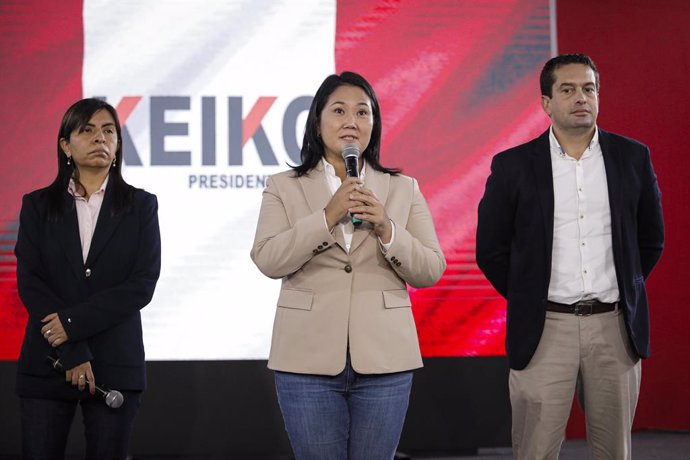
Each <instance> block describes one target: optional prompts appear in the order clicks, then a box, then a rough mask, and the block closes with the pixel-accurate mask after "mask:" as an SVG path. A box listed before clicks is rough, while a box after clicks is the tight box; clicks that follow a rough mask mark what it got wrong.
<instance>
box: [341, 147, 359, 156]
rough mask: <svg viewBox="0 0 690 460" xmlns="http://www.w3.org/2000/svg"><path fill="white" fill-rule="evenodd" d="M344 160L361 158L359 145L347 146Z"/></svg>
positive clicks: (343, 152)
mask: <svg viewBox="0 0 690 460" xmlns="http://www.w3.org/2000/svg"><path fill="white" fill-rule="evenodd" d="M342 155H343V158H348V157H355V158H359V147H357V144H347V145H346V146H345V148H344V149H343V151H342Z"/></svg>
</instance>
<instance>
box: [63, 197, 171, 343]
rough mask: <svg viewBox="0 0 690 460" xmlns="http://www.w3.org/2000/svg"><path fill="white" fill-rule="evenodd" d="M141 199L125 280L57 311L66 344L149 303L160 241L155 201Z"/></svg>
mask: <svg viewBox="0 0 690 460" xmlns="http://www.w3.org/2000/svg"><path fill="white" fill-rule="evenodd" d="M144 197H145V198H144V199H142V200H141V204H140V209H139V210H138V212H139V216H140V217H139V218H140V222H141V226H140V229H139V234H138V235H132V236H131V237H132V241H131V243H132V245H136V247H137V255H136V262H135V264H134V268H133V269H132V271H131V274H130V275H129V277H128V278H127V279H126V281H124V282H123V283H120V284H119V285H116V286H113V287H110V288H107V289H103V290H101V291H99V292H97V293H95V294H92V295H91V296H89V297H88V298H87V299H86V300H85V301H83V302H81V303H79V304H78V305H75V306H72V307H67V308H65V309H64V310H61V311H60V312H58V314H59V316H60V321H61V322H62V325H63V327H64V328H65V330H66V331H67V334H68V336H69V341H79V340H83V339H86V338H88V337H91V336H93V335H95V334H98V333H99V332H102V331H104V330H106V329H109V328H111V327H113V326H115V325H117V324H119V323H121V322H122V321H123V320H124V319H126V318H127V317H129V316H130V315H131V314H133V313H134V312H136V311H139V310H140V309H142V308H144V307H145V306H146V305H148V303H149V302H150V301H151V298H152V297H153V292H154V290H155V287H156V282H157V281H158V276H159V274H160V267H161V239H160V229H159V225H158V201H157V200H156V196H155V195H152V194H148V193H147V194H146V195H144Z"/></svg>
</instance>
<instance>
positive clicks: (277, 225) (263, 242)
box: [250, 177, 335, 279]
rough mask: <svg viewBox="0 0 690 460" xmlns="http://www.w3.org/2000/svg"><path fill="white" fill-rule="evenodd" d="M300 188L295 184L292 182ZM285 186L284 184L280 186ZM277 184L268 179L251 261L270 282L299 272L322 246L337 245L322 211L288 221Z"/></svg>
mask: <svg viewBox="0 0 690 460" xmlns="http://www.w3.org/2000/svg"><path fill="white" fill-rule="evenodd" d="M290 181H291V183H294V184H295V186H296V185H297V181H296V180H292V179H290ZM281 185H284V183H281ZM284 195H285V194H281V191H280V190H279V187H278V182H277V181H276V180H275V179H274V178H273V177H269V178H268V181H267V182H266V188H265V189H264V192H263V198H262V200H261V210H260V211H259V220H258V223H257V226H256V235H255V237H254V245H253V246H252V250H251V253H250V255H251V258H252V260H253V261H254V263H255V264H256V266H257V267H258V268H259V270H261V272H262V273H263V274H264V275H266V276H268V277H269V278H274V279H279V278H282V277H284V276H287V275H290V274H291V273H294V272H296V271H297V270H299V269H300V268H301V267H302V266H303V265H304V264H305V263H307V262H308V261H309V260H310V259H311V258H312V257H313V256H314V254H315V252H314V251H317V252H318V249H317V248H318V247H319V246H323V244H322V243H323V242H326V243H327V244H328V245H331V244H335V239H334V238H333V235H331V233H330V232H329V231H328V229H327V228H326V221H325V220H324V215H323V210H322V209H319V210H318V211H316V212H313V213H311V214H308V215H306V216H304V217H301V218H298V219H297V220H295V221H294V222H291V221H290V219H289V218H288V214H287V211H286V207H285V203H284V202H283V196H284Z"/></svg>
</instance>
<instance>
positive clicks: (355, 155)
mask: <svg viewBox="0 0 690 460" xmlns="http://www.w3.org/2000/svg"><path fill="white" fill-rule="evenodd" d="M342 156H343V160H345V173H346V174H347V177H359V148H358V147H357V145H355V144H347V145H346V146H345V148H344V149H343V151H342ZM350 218H351V219H352V224H353V225H354V226H355V227H357V226H359V225H361V224H362V221H361V220H360V219H358V218H356V217H354V216H353V215H352V214H350Z"/></svg>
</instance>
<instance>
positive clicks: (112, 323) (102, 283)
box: [15, 180, 161, 399]
mask: <svg viewBox="0 0 690 460" xmlns="http://www.w3.org/2000/svg"><path fill="white" fill-rule="evenodd" d="M112 183H113V181H112V180H111V181H110V182H109V184H108V187H107V188H106V191H105V196H104V198H103V205H102V207H101V211H100V214H99V215H98V221H97V224H96V229H95V232H94V235H93V239H92V243H91V247H90V249H89V254H88V256H87V261H86V263H84V261H83V256H82V249H81V242H80V238H79V224H78V221H77V212H76V208H75V206H74V199H73V198H72V196H71V195H70V194H69V193H68V192H67V191H65V209H66V211H65V214H64V216H63V218H62V219H61V220H60V221H58V222H52V221H48V220H47V219H46V209H47V198H48V195H47V193H46V189H41V190H37V191H34V192H32V193H29V194H27V195H25V196H24V199H23V202H22V209H21V213H20V219H19V234H18V236H17V245H16V248H15V254H16V256H17V286H18V289H19V296H20V297H21V299H22V302H23V303H24V305H25V307H26V309H27V311H28V312H29V321H28V323H27V326H26V331H25V336H24V342H23V344H22V349H21V354H20V357H19V363H18V375H17V393H18V394H19V395H20V396H25V397H40V398H58V399H75V398H80V397H85V396H86V393H87V392H81V393H79V392H78V391H77V390H76V389H75V388H74V387H72V386H71V385H69V384H67V383H65V380H64V373H63V374H62V375H59V374H58V373H56V372H55V371H54V370H53V369H52V368H51V366H50V363H49V362H48V360H47V356H48V355H53V356H56V357H59V358H60V360H61V361H62V363H63V365H64V368H65V369H70V368H72V367H74V366H76V365H78V364H81V363H83V362H85V361H91V365H92V369H93V372H94V376H95V379H96V384H102V385H105V386H108V387H110V388H113V389H118V390H133V391H138V390H143V389H144V388H145V387H146V373H145V363H144V343H143V340H142V331H141V316H140V313H139V310H140V309H141V308H143V307H144V306H146V305H147V304H148V303H149V302H150V301H151V298H152V296H153V292H154V289H155V286H156V282H157V280H158V275H159V273H160V264H161V248H160V232H159V227H158V202H157V200H156V196H155V195H152V194H150V193H148V192H145V191H144V190H140V189H133V204H132V209H131V210H130V211H129V212H125V213H121V214H120V215H117V216H113V215H111V214H112V213H111V203H112V187H111V184H112ZM54 312H57V313H58V315H59V317H60V321H61V323H62V325H63V327H64V328H65V330H66V332H67V335H68V337H69V340H68V342H66V343H64V344H62V345H60V346H59V347H57V348H56V349H54V348H52V347H51V346H50V345H49V344H48V342H47V341H46V340H45V339H44V338H43V337H42V335H41V327H42V324H41V322H40V320H41V318H43V317H44V316H46V315H48V314H49V313H54Z"/></svg>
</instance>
